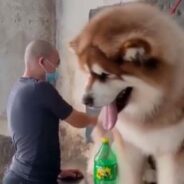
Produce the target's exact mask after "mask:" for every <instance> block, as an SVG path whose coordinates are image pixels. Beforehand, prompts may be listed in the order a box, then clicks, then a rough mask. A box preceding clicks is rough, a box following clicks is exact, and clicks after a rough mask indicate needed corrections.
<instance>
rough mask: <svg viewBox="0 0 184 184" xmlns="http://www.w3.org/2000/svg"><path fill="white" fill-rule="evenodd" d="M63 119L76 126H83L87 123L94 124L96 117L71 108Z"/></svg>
mask: <svg viewBox="0 0 184 184" xmlns="http://www.w3.org/2000/svg"><path fill="white" fill-rule="evenodd" d="M65 121H66V122H67V123H69V124H70V125H72V126H73V127H76V128H85V127H87V126H88V125H94V126H95V125H96V124H97V117H91V116H88V115H87V114H86V113H83V112H79V111H76V110H73V111H72V113H71V114H70V116H68V117H67V118H66V119H65Z"/></svg>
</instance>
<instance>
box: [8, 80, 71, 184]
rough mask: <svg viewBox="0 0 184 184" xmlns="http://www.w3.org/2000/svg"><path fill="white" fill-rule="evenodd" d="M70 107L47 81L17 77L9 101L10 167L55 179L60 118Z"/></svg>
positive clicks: (36, 177) (32, 176) (26, 174)
mask: <svg viewBox="0 0 184 184" xmlns="http://www.w3.org/2000/svg"><path fill="white" fill-rule="evenodd" d="M72 110H73V109H72V107H71V106H70V105H69V104H68V103H67V102H65V101H64V100H63V99H62V97H61V96H60V95H59V93H58V92H57V90H56V89H55V88H54V87H53V86H52V85H51V84H49V83H48V82H45V81H40V80H35V79H33V78H20V79H19V80H18V81H17V82H16V84H15V85H14V87H13V89H12V91H11V93H10V96H9V100H8V106H7V116H8V123H9V127H10V130H11V135H12V140H13V145H14V146H15V150H16V151H15V155H14V157H13V160H12V163H11V166H10V170H13V171H14V172H15V173H17V174H18V175H20V176H22V177H24V178H26V179H29V180H33V181H42V180H43V181H46V180H49V179H53V178H56V177H57V175H58V173H59V169H60V149H59V136H58V131H59V119H62V120H63V119H65V118H67V117H68V116H69V115H70V113H71V112H72Z"/></svg>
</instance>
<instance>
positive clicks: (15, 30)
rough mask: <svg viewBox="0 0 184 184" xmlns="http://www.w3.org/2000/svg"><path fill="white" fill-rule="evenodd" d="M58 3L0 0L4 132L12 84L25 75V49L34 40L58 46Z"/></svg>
mask: <svg viewBox="0 0 184 184" xmlns="http://www.w3.org/2000/svg"><path fill="white" fill-rule="evenodd" d="M55 28H56V27H55V1H54V0H0V133H2V132H3V133H5V134H6V125H5V108H6V102H7V96H8V94H9V91H10V89H11V86H12V84H13V83H14V82H15V80H16V79H17V78H18V77H19V76H20V75H21V74H22V72H23V67H24V64H23V54H24V49H25V46H26V45H27V44H28V42H29V41H31V40H32V39H36V38H39V39H45V40H48V41H50V42H52V43H55Z"/></svg>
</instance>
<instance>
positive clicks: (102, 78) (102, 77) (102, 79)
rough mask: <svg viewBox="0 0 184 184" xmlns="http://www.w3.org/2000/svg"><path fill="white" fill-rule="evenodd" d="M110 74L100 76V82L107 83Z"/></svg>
mask: <svg viewBox="0 0 184 184" xmlns="http://www.w3.org/2000/svg"><path fill="white" fill-rule="evenodd" d="M108 76H109V74H107V73H102V74H101V75H99V79H100V81H102V82H103V81H105V80H106V79H107V78H108Z"/></svg>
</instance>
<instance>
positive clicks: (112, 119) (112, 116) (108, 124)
mask: <svg viewBox="0 0 184 184" xmlns="http://www.w3.org/2000/svg"><path fill="white" fill-rule="evenodd" d="M117 116H118V112H117V107H116V104H115V103H114V102H113V103H111V104H109V105H107V106H105V107H103V108H102V110H101V112H100V116H99V119H100V121H102V124H103V128H104V129H105V130H111V129H112V128H113V127H114V125H115V124H116V121H117Z"/></svg>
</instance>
